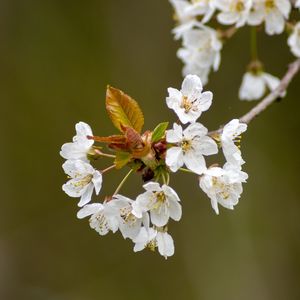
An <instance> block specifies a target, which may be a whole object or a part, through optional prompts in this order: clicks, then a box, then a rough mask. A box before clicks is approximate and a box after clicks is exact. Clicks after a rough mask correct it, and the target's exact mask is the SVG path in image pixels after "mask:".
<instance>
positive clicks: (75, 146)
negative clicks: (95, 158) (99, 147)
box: [60, 122, 94, 161]
mask: <svg viewBox="0 0 300 300" xmlns="http://www.w3.org/2000/svg"><path fill="white" fill-rule="evenodd" d="M75 128H76V136H74V137H73V142H72V143H66V144H63V145H62V147H61V151H60V155H61V156H62V157H63V158H65V159H81V160H83V161H88V158H87V154H88V152H89V150H90V149H91V147H92V146H93V144H94V141H93V140H89V139H88V138H87V136H92V135H93V133H92V130H91V127H90V126H89V125H88V124H86V123H84V122H79V123H77V124H76V126H75Z"/></svg>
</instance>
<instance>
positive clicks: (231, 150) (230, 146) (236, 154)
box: [221, 119, 247, 166]
mask: <svg viewBox="0 0 300 300" xmlns="http://www.w3.org/2000/svg"><path fill="white" fill-rule="evenodd" d="M246 130H247V124H244V123H240V121H239V120H238V119H233V120H231V121H230V122H229V123H228V124H226V125H225V126H224V128H223V132H222V134H221V144H222V149H223V153H224V156H225V158H226V161H227V162H229V163H230V164H232V165H237V166H241V165H242V164H244V163H245V161H244V160H243V159H242V155H241V150H240V149H239V147H238V146H236V145H235V142H236V141H237V142H239V139H240V138H241V134H242V133H243V132H245V131H246Z"/></svg>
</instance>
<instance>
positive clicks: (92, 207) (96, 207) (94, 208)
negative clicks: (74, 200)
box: [77, 203, 103, 219]
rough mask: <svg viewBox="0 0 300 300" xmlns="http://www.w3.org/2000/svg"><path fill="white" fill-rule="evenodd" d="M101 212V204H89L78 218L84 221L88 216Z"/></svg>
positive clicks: (78, 214) (82, 209) (79, 213)
mask: <svg viewBox="0 0 300 300" xmlns="http://www.w3.org/2000/svg"><path fill="white" fill-rule="evenodd" d="M101 210H103V205H102V204H101V203H93V204H88V205H85V206H84V207H83V208H81V209H80V210H79V211H78V213H77V218H78V219H83V218H85V217H87V216H90V215H93V214H95V213H97V212H100V211H101Z"/></svg>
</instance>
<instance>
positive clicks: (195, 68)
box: [177, 49, 210, 85]
mask: <svg viewBox="0 0 300 300" xmlns="http://www.w3.org/2000/svg"><path fill="white" fill-rule="evenodd" d="M179 50H183V52H182V53H181V54H182V55H184V51H185V50H187V49H179ZM187 51H189V50H187ZM179 52H180V51H178V53H177V54H178V57H179V56H180V55H181V54H180V55H179ZM209 73H210V68H201V67H200V66H199V65H198V64H197V62H196V61H195V62H194V61H191V62H189V63H187V64H185V65H184V67H183V68H182V76H183V77H185V76H187V75H189V74H194V75H197V76H198V77H199V78H200V79H201V82H202V84H203V85H206V84H207V82H208V75H209Z"/></svg>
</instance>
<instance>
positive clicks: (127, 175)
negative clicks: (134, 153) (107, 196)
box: [114, 169, 133, 195]
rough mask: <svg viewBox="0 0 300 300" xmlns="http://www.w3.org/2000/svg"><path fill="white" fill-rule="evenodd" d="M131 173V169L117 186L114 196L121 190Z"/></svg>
mask: <svg viewBox="0 0 300 300" xmlns="http://www.w3.org/2000/svg"><path fill="white" fill-rule="evenodd" d="M132 172H133V169H131V170H130V171H129V172H128V173H127V174H126V175H125V177H124V178H123V179H122V181H121V182H120V184H119V185H118V187H117V189H116V190H115V192H114V195H116V194H118V193H119V191H120V189H121V188H122V186H123V185H124V183H125V182H126V180H127V179H128V177H129V176H130V174H131V173H132Z"/></svg>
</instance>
